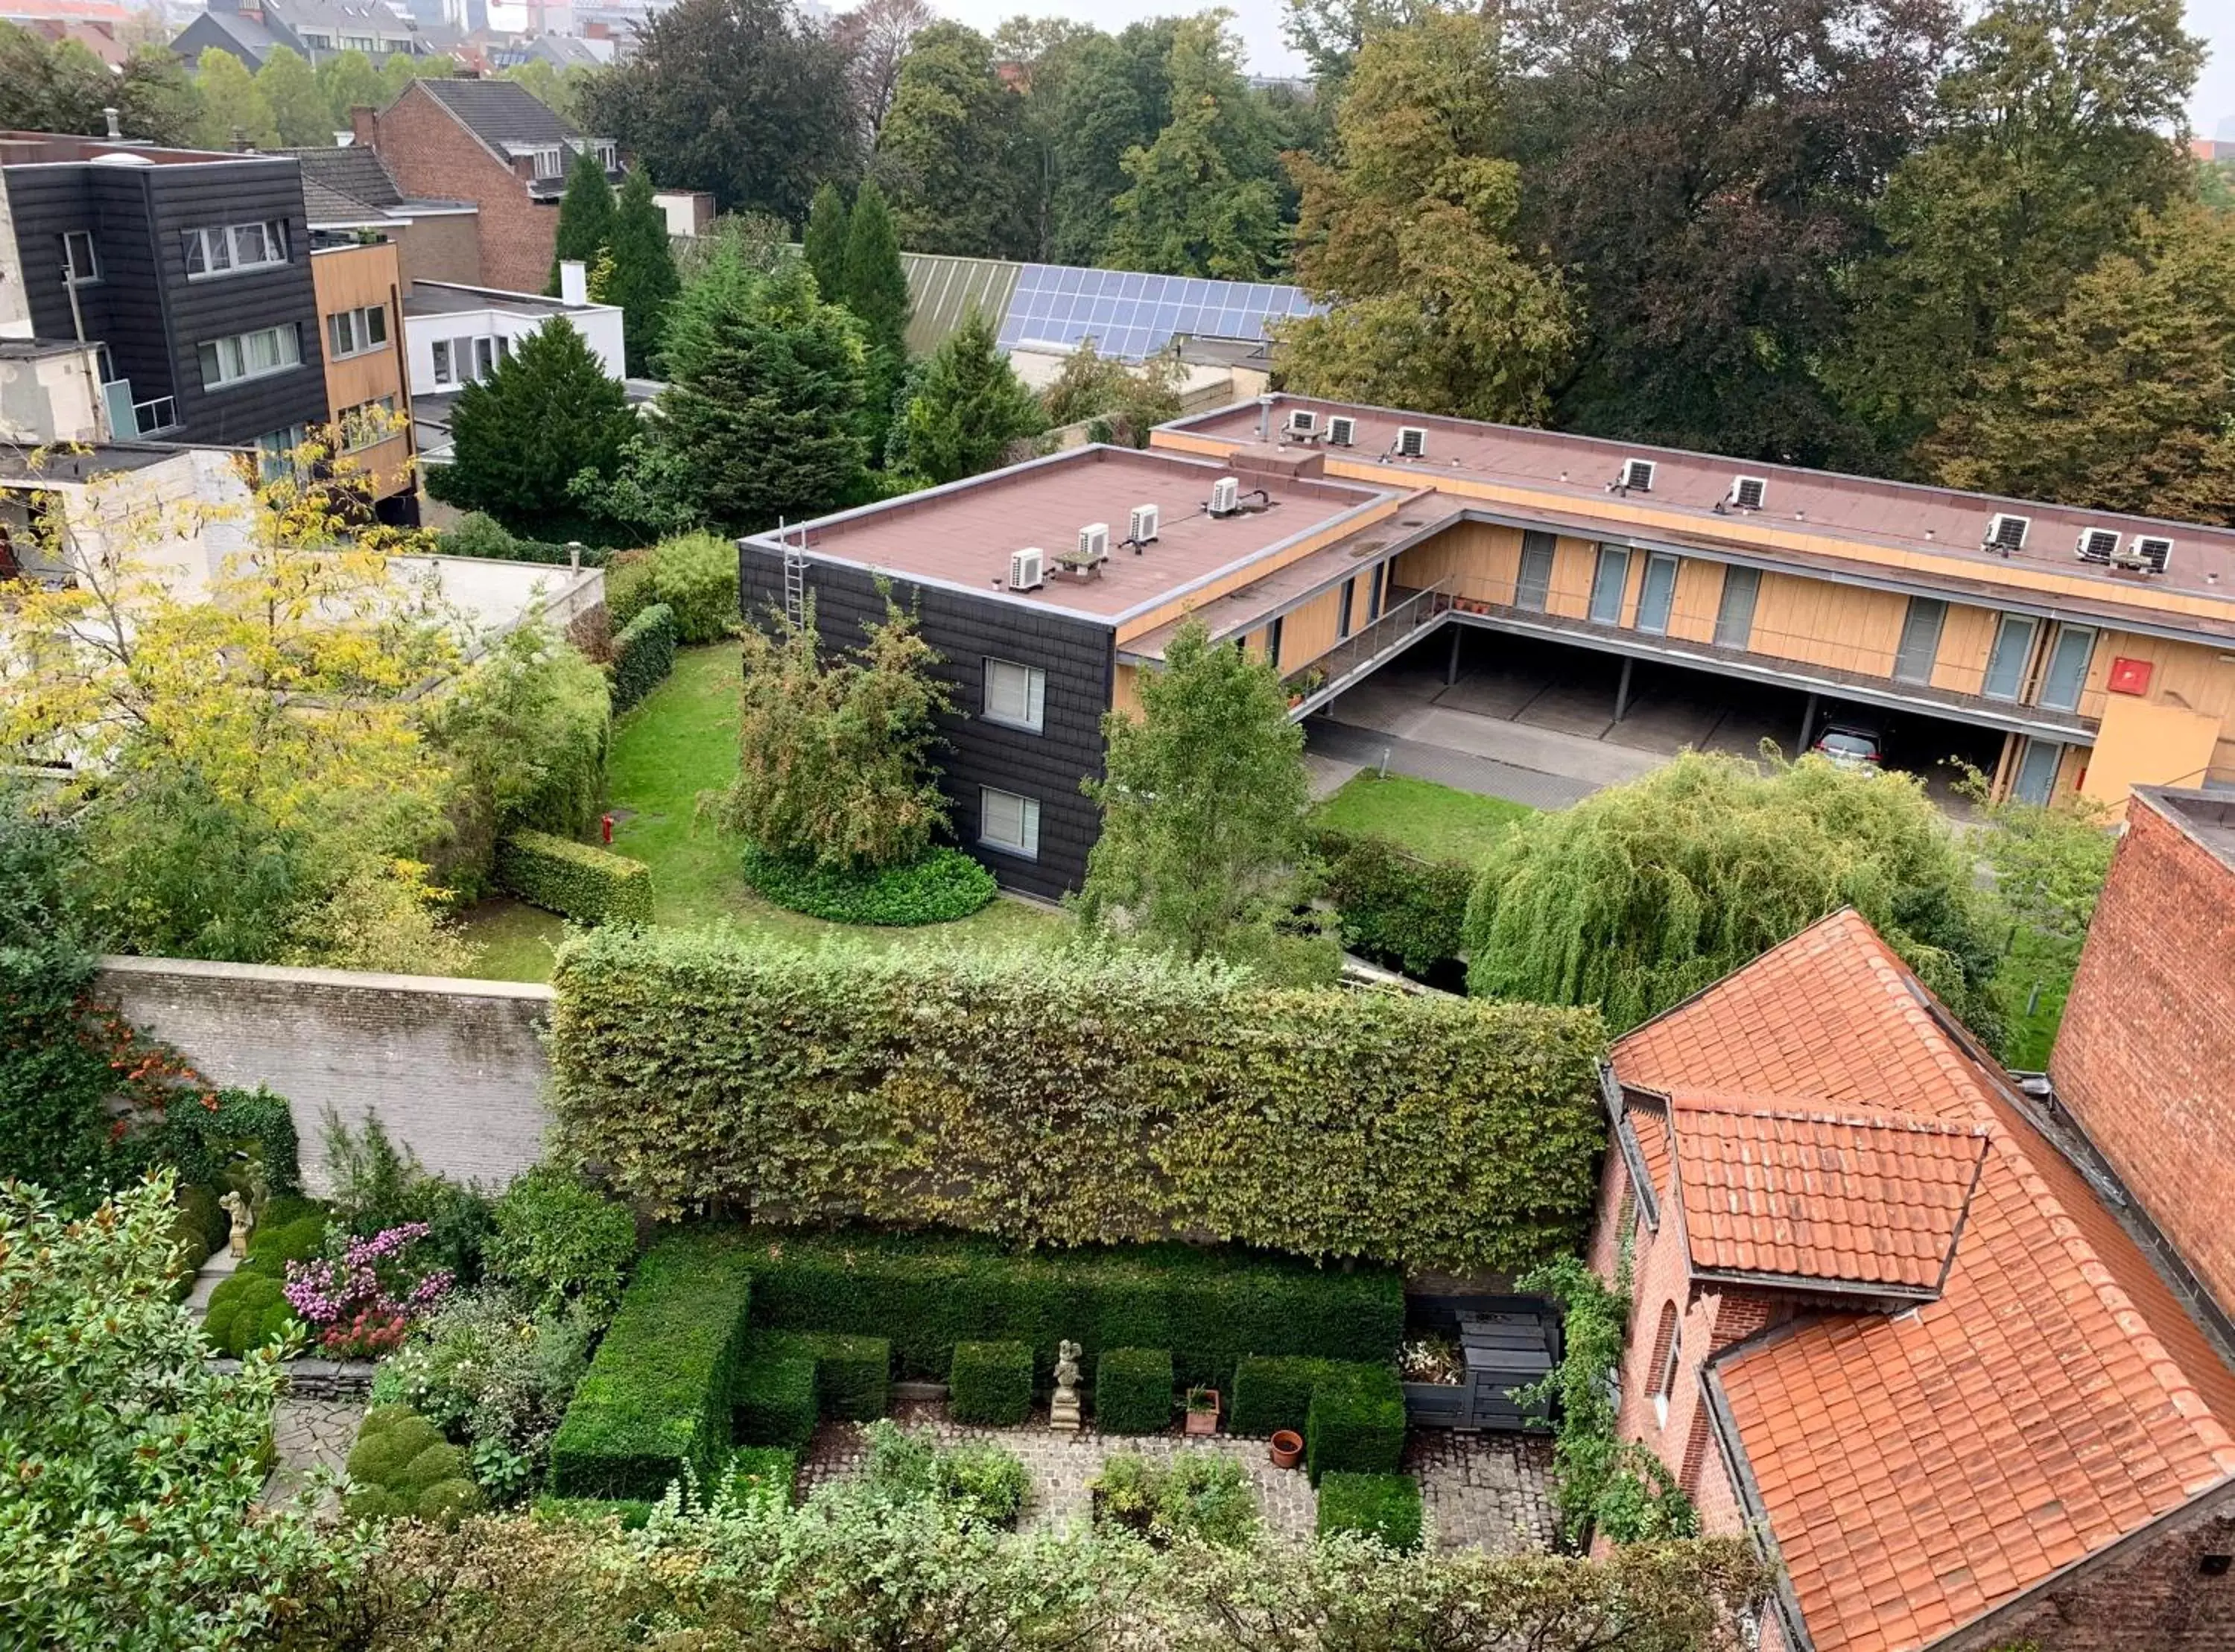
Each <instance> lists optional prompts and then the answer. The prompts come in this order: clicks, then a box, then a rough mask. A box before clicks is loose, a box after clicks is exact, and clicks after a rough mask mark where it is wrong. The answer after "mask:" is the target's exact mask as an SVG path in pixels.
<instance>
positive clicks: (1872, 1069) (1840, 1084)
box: [1614, 911, 2235, 1652]
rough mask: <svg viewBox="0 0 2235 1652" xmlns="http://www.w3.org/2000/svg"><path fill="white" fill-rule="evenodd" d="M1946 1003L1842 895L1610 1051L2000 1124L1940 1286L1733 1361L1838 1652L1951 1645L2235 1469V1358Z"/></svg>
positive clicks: (1736, 1416) (1625, 1066) (1669, 1068)
mask: <svg viewBox="0 0 2235 1652" xmlns="http://www.w3.org/2000/svg"><path fill="white" fill-rule="evenodd" d="M1945 1015H1946V1012H1945V1011H1944V1010H1942V1009H1940V1008H1939V1006H1938V1005H1937V1003H1936V1002H1934V1001H1933V1000H1932V999H1931V997H1930V995H1929V994H1927V993H1925V992H1924V989H1922V988H1921V987H1920V986H1919V985H1918V984H1917V982H1916V980H1915V978H1914V977H1913V976H1911V974H1910V972H1909V971H1908V970H1906V969H1905V968H1904V966H1903V965H1902V963H1901V962H1900V961H1899V959H1897V957H1895V956H1894V954H1893V952H1892V951H1891V949H1890V948H1888V947H1887V946H1886V944H1884V941H1882V940H1881V939H1880V938H1879V937H1878V935H1877V934H1876V932H1875V931H1873V930H1871V927H1870V926H1869V925H1868V924H1865V922H1864V921H1863V920H1862V919H1861V918H1860V917H1858V916H1857V915H1856V914H1855V913H1853V912H1852V911H1843V912H1839V913H1836V914H1834V915H1833V916H1832V917H1829V918H1826V919H1825V920H1824V921H1823V922H1822V923H1820V924H1816V925H1814V926H1812V928H1810V929H1808V930H1804V931H1802V932H1801V933H1800V934H1799V935H1798V936H1796V937H1793V939H1792V940H1790V941H1788V942H1786V944H1784V945H1782V946H1779V947H1777V948H1775V949H1773V950H1771V951H1770V952H1768V953H1766V954H1765V955H1764V956H1763V957H1760V958H1759V959H1757V960H1755V961H1754V963H1752V964H1750V965H1748V966H1747V968H1745V969H1743V970H1739V971H1738V972H1737V973H1736V974H1734V975H1733V976H1729V977H1727V979H1726V980H1724V981H1722V982H1720V983H1718V984H1716V985H1715V986H1714V987H1711V988H1709V989H1707V991H1706V992H1704V993H1701V994H1700V995H1699V996H1696V997H1694V998H1692V999H1690V1000H1688V1001H1687V1002H1685V1003H1682V1004H1680V1005H1678V1006H1677V1007H1676V1008H1675V1009H1671V1010H1669V1011H1668V1012H1666V1013H1665V1014H1663V1015H1661V1016H1659V1017H1657V1018H1656V1019H1655V1020H1654V1021H1651V1022H1647V1023H1646V1024H1645V1025H1644V1026H1642V1027H1640V1028H1637V1029H1636V1030H1635V1031H1634V1032H1632V1033H1630V1034H1629V1035H1628V1036H1627V1037H1625V1038H1623V1039H1622V1041H1620V1042H1618V1043H1617V1044H1616V1047H1615V1052H1614V1066H1615V1071H1616V1075H1617V1076H1618V1077H1619V1078H1620V1079H1621V1080H1622V1082H1623V1083H1624V1084H1625V1085H1629V1086H1632V1087H1643V1088H1649V1089H1654V1090H1658V1091H1661V1092H1663V1093H1668V1092H1675V1093H1676V1094H1678V1095H1679V1096H1681V1094H1683V1093H1684V1092H1686V1091H1687V1090H1688V1089H1694V1088H1697V1087H1716V1088H1719V1089H1720V1090H1722V1091H1724V1092H1727V1093H1737V1094H1747V1093H1752V1094H1766V1095H1769V1096H1773V1097H1776V1098H1781V1099H1780V1100H1778V1101H1776V1102H1774V1103H1773V1107H1790V1106H1791V1104H1792V1101H1793V1100H1795V1099H1805V1100H1807V1101H1809V1102H1812V1103H1816V1104H1826V1103H1828V1104H1833V1105H1835V1106H1836V1107H1838V1108H1840V1109H1842V1110H1844V1111H1845V1112H1848V1113H1855V1114H1860V1115H1864V1116H1868V1115H1871V1114H1877V1113H1884V1112H1885V1111H1887V1110H1892V1111H1895V1112H1898V1113H1905V1114H1910V1115H1913V1117H1915V1118H1919V1119H1930V1120H1940V1121H1942V1122H1943V1123H1945V1124H1948V1125H1952V1126H1957V1127H1958V1128H1959V1129H1960V1130H1962V1131H1967V1132H1968V1131H1970V1130H1974V1129H1978V1130H1983V1131H1984V1132H1985V1134H1986V1138H1987V1147H1986V1153H1985V1158H1984V1160H1983V1164H1982V1166H1981V1168H1980V1172H1979V1176H1978V1181H1977V1185H1976V1189H1975V1190H1974V1191H1973V1192H1972V1194H1971V1198H1970V1208H1969V1211H1968V1213H1967V1215H1966V1218H1965V1220H1964V1223H1963V1228H1962V1230H1961V1231H1960V1232H1959V1233H1958V1235H1957V1237H1956V1245H1955V1258H1954V1261H1953V1263H1952V1264H1951V1265H1950V1268H1949V1270H1948V1273H1947V1277H1946V1280H1945V1282H1944V1284H1943V1290H1942V1294H1941V1296H1940V1297H1939V1299H1938V1300H1937V1301H1935V1302H1930V1303H1925V1304H1924V1305H1923V1306H1922V1307H1920V1308H1917V1309H1912V1310H1911V1311H1908V1312H1905V1313H1901V1314H1896V1315H1888V1314H1884V1313H1856V1314H1827V1315H1825V1316H1821V1317H1819V1318H1816V1319H1812V1320H1808V1321H1804V1322H1800V1323H1799V1324H1797V1325H1795V1326H1792V1327H1788V1328H1786V1329H1781V1330H1779V1331H1775V1332H1772V1333H1770V1334H1769V1335H1766V1336H1765V1337H1763V1338H1762V1339H1760V1341H1758V1342H1747V1343H1740V1344H1739V1345H1738V1346H1737V1347H1736V1348H1733V1349H1731V1350H1729V1351H1728V1352H1727V1353H1726V1354H1725V1355H1722V1356H1720V1358H1719V1359H1718V1360H1717V1361H1715V1362H1714V1366H1713V1367H1712V1369H1713V1371H1714V1376H1715V1378H1716V1380H1717V1381H1718V1383H1719V1386H1720V1389H1721V1391H1722V1394H1723V1398H1724V1401H1725V1403H1726V1405H1727V1408H1728V1414H1729V1416H1730V1419H1731V1420H1732V1422H1733V1424H1734V1427H1735V1428H1736V1431H1737V1433H1738V1436H1739V1440H1740V1446H1741V1448H1742V1450H1743V1453H1744V1455H1745V1459H1746V1466H1747V1469H1748V1471H1749V1472H1750V1473H1751V1475H1752V1477H1753V1485H1754V1487H1755V1489H1756V1491H1757V1492H1758V1493H1759V1496H1760V1503H1761V1506H1762V1508H1763V1510H1764V1512H1765V1513H1766V1517H1767V1523H1768V1525H1769V1529H1770V1532H1771V1535H1772V1536H1773V1538H1774V1539H1775V1541H1776V1544H1777V1547H1778V1551H1779V1555H1780V1557H1781V1558H1782V1559H1783V1561H1784V1564H1785V1566H1786V1572H1787V1574H1788V1576H1789V1577H1790V1579H1791V1583H1792V1587H1793V1593H1794V1596H1795V1598H1796V1599H1797V1601H1798V1602H1799V1608H1800V1611H1801V1616H1802V1617H1803V1618H1804V1619H1805V1620H1806V1624H1807V1627H1808V1631H1809V1634H1810V1636H1811V1637H1812V1639H1813V1641H1814V1642H1815V1645H1816V1647H1817V1649H1818V1652H1910V1649H1915V1648H1919V1647H1924V1646H1927V1645H1930V1643H1932V1642H1935V1641H1937V1640H1938V1639H1940V1638H1941V1637H1943V1636H1945V1635H1947V1634H1949V1633H1950V1632H1951V1631H1952V1630H1954V1629H1957V1628H1959V1627H1961V1626H1962V1625H1963V1624H1965V1623H1969V1622H1970V1621H1972V1620H1973V1619H1975V1618H1976V1617H1978V1616H1981V1615H1982V1614H1983V1613H1985V1612H1988V1611H1990V1610H1993V1609H1994V1608H1996V1606H1999V1605H2001V1604H2002V1603H2005V1602H2007V1601H2009V1600H2010V1599H2012V1598H2014V1597H2015V1596H2018V1595H2021V1594H2023V1593H2025V1592H2026V1591H2027V1590H2029V1589H2032V1588H2033V1587H2035V1585H2037V1584H2039V1583H2042V1582H2044V1581H2045V1580H2047V1579H2048V1577H2050V1576H2051V1575H2052V1574H2054V1573H2055V1572H2056V1571H2058V1570H2061V1569H2062V1568H2063V1567H2065V1566H2067V1565H2068V1564H2071V1563H2072V1562H2074V1561H2075V1560H2078V1559H2080V1558H2081V1557H2083V1556H2085V1555H2088V1554H2090V1553H2092V1552H2094V1551H2097V1550H2099V1549H2101V1548H2103V1547H2104V1546H2106V1545H2107V1544H2110V1543H2113V1542H2114V1541H2116V1540H2117V1539H2118V1538H2121V1537H2124V1536H2126V1535H2127V1534H2128V1533H2130V1532H2133V1531H2136V1530H2138V1529H2139V1528H2140V1527H2141V1526H2143V1525H2147V1524H2148V1523H2149V1522H2150V1521H2152V1520H2153V1519H2155V1518H2158V1517H2159V1516H2160V1515H2163V1514H2166V1513H2167V1512H2170V1511H2172V1510H2173V1509H2175V1508H2178V1507H2179V1506H2180V1505H2182V1504H2184V1503H2186V1502H2187V1501H2188V1500H2190V1499H2192V1498H2194V1497H2195V1496H2197V1495H2198V1494H2199V1492H2203V1491H2205V1490H2206V1489H2207V1488H2209V1487H2212V1486H2213V1485H2219V1484H2220V1483H2221V1482H2223V1481H2225V1480H2226V1479H2229V1478H2230V1477H2231V1476H2235V1436H2231V1434H2230V1433H2229V1423H2230V1421H2231V1420H2235V1372H2231V1371H2230V1370H2229V1368H2228V1367H2227V1366H2226V1364H2225V1362H2223V1361H2221V1360H2220V1359H2219V1356H2218V1355H2217V1354H2216V1353H2215V1351H2214V1349H2213V1348H2212V1343H2211V1342H2209V1341H2208V1340H2207V1339H2206V1336H2205V1335H2204V1333H2203V1332H2202V1331H2201V1330H2200V1329H2199V1327H2198V1326H2197V1324H2196V1322H2194V1321H2193V1320H2192V1318H2190V1316H2188V1314H2187V1313H2186V1311H2185V1310H2184V1309H2183V1308H2182V1307H2181V1305H2180V1303H2179V1300H2178V1299H2177V1298H2176V1297H2175V1296H2174V1295H2173V1290H2171V1288H2170V1287H2168V1286H2167V1285H2166V1283H2165V1281H2164V1280H2163V1279H2162V1278H2161V1277H2160V1276H2159V1274H2158V1273H2157V1271H2156V1270H2155V1269H2153V1267H2152V1266H2151V1264H2150V1263H2149V1261H2148V1259H2147V1257H2145V1256H2144V1255H2143V1254H2142V1251H2141V1250H2140V1247H2139V1246H2138V1245H2137V1244H2135V1243H2134V1241H2133V1238H2132V1237H2130V1236H2129V1235H2128V1233H2127V1230H2126V1229H2125V1228H2124V1227H2123V1226H2121V1225H2120V1222H2119V1219H2118V1218H2117V1216H2116V1215H2115V1214H2114V1212H2113V1211H2111V1210H2109V1209H2108V1208H2107V1207H2106V1205H2104V1204H2103V1202H2102V1200H2101V1198H2099V1197H2098V1195H2097V1193H2096V1192H2095V1190H2094V1187H2093V1186H2091V1185H2090V1184H2089V1182H2088V1179H2087V1178H2086V1177H2084V1176H2083V1175H2082V1174H2081V1172H2080V1171H2079V1170H2078V1169H2077V1168H2076V1167H2075V1166H2074V1165H2073V1164H2072V1162H2071V1161H2070V1160H2069V1159H2066V1158H2065V1157H2064V1155H2063V1154H2062V1153H2061V1152H2059V1151H2058V1150H2057V1148H2056V1147H2055V1145H2054V1144H2053V1143H2052V1142H2050V1141H2049V1140H2048V1139H2047V1138H2046V1137H2045V1136H2044V1135H2042V1133H2041V1132H2040V1131H2039V1130H2038V1128H2037V1127H2036V1126H2035V1125H2034V1123H2033V1122H2032V1120H2030V1118H2029V1116H2028V1114H2027V1112H2026V1109H2025V1107H2024V1106H2023V1105H2022V1102H2021V1101H2020V1100H2019V1099H2018V1098H2017V1096H2016V1094H2015V1092H2013V1091H2012V1090H2010V1089H2009V1087H2008V1085H2007V1084H2006V1083H2005V1082H2004V1081H2003V1080H2002V1076H2001V1074H1999V1073H1998V1072H1997V1071H1996V1070H1994V1069H1993V1068H1991V1067H1990V1066H1989V1064H1988V1063H1986V1062H1984V1061H1983V1060H1981V1059H1979V1058H1977V1057H1976V1056H1975V1055H1973V1053H1972V1051H1971V1050H1970V1048H1968V1046H1967V1044H1966V1042H1965V1041H1963V1038H1962V1037H1960V1036H1959V1035H1957V1033H1956V1031H1955V1030H1954V1028H1953V1023H1952V1022H1947V1021H1945V1020H1944V1017H1945ZM1672 1118H1673V1119H1674V1121H1675V1128H1676V1132H1677V1137H1678V1140H1677V1147H1676V1153H1675V1159H1676V1167H1675V1171H1674V1172H1672V1173H1673V1174H1675V1176H1677V1177H1678V1178H1680V1179H1681V1177H1682V1175H1683V1174H1684V1166H1685V1164H1686V1163H1687V1162H1688V1156H1687V1146H1688V1139H1687V1132H1688V1126H1692V1125H1693V1123H1694V1120H1693V1118H1692V1117H1691V1116H1690V1115H1689V1114H1688V1113H1685V1112H1684V1110H1683V1109H1682V1108H1681V1104H1680V1106H1679V1107H1675V1108H1673V1109H1672ZM1703 1151H1704V1150H1703ZM1683 1209H1684V1212H1685V1218H1686V1220H1687V1221H1688V1222H1689V1221H1690V1220H1691V1219H1692V1214H1691V1209H1690V1206H1689V1205H1688V1204H1687V1205H1685V1206H1684V1207H1683Z"/></svg>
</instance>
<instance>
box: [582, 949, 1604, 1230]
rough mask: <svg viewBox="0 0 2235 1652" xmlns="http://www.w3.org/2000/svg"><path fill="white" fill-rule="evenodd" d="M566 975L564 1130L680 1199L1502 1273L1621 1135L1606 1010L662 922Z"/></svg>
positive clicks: (623, 1185) (662, 1195)
mask: <svg viewBox="0 0 2235 1652" xmlns="http://www.w3.org/2000/svg"><path fill="white" fill-rule="evenodd" d="M554 984H555V985H556V987H557V989H558V1002H557V1005H556V1009H555V1012H554V1016H553V1020H552V1032H551V1040H550V1048H551V1054H552V1063H553V1068H554V1083H553V1088H552V1095H553V1101H554V1109H555V1111H556V1113H558V1115H559V1119H560V1126H561V1129H562V1131H563V1132H564V1137H565V1141H566V1145H567V1148H568V1150H569V1151H570V1152H573V1153H574V1154H576V1155H579V1156H580V1158H581V1159H585V1160H587V1161H594V1162H595V1163H597V1164H600V1165H601V1166H605V1167H606V1168H607V1170H608V1171H609V1172H610V1173H611V1174H612V1176H613V1179H614V1180H615V1181H616V1183H617V1184H618V1185H619V1188H620V1190H621V1191H622V1192H625V1193H627V1194H629V1195H631V1196H632V1197H635V1198H642V1199H645V1200H647V1201H649V1202H651V1203H652V1205H655V1206H658V1207H659V1208H660V1209H662V1210H663V1211H665V1212H668V1213H676V1212H679V1211H683V1210H686V1209H691V1208H703V1207H705V1206H706V1205H709V1204H710V1203H711V1202H715V1201H720V1202H722V1203H723V1204H724V1205H726V1206H727V1207H728V1208H730V1209H731V1210H733V1211H750V1212H752V1213H753V1214H754V1215H755V1216H756V1217H757V1218H758V1219H761V1220H763V1221H771V1220H773V1221H785V1220H791V1221H827V1220H829V1219H833V1218H839V1217H856V1216H859V1217H866V1218H869V1219H871V1220H876V1221H884V1222H892V1223H899V1224H917V1223H922V1224H934V1223H935V1224H943V1225H946V1226H949V1227H955V1228H962V1229H967V1230H973V1231H980V1232H988V1233H996V1234H1000V1235H1003V1236H1006V1237H1012V1238H1017V1239H1023V1240H1026V1241H1029V1242H1035V1243H1042V1242H1044V1243H1054V1244H1085V1243H1089V1242H1096V1241H1122V1240H1135V1239H1144V1238H1155V1237H1167V1236H1170V1235H1173V1234H1183V1235H1186V1236H1189V1237H1213V1238H1219V1239H1232V1240H1238V1241H1241V1242H1242V1243H1245V1244H1255V1245H1262V1246H1265V1247H1268V1248H1271V1249H1275V1250H1288V1251H1293V1252H1296V1253H1299V1254H1301V1255H1306V1256H1314V1257H1336V1256H1350V1255H1360V1256H1367V1257H1377V1258H1380V1259H1382V1260H1386V1261H1389V1262H1395V1263H1419V1264H1426V1265H1432V1266H1437V1267H1446V1268H1477V1267H1480V1268H1491V1269H1511V1268H1517V1267H1522V1266H1526V1265H1528V1264H1529V1263H1532V1262H1535V1261H1537V1260H1539V1259H1541V1258H1543V1257H1546V1256H1548V1255H1550V1254H1551V1253H1553V1252H1555V1251H1557V1250H1560V1249H1561V1248H1562V1247H1563V1246H1564V1245H1569V1244H1573V1243H1574V1241H1575V1240H1576V1237H1577V1236H1578V1235H1579V1234H1580V1232H1581V1231H1582V1229H1583V1224H1584V1223H1585V1221H1586V1219H1587V1217H1588V1215H1589V1210H1590V1206H1591V1200H1592V1196H1593V1192H1594V1191H1595V1189H1594V1181H1593V1171H1594V1165H1595V1162H1596V1155H1597V1153H1598V1152H1599V1149H1600V1146H1601V1144H1602V1143H1603V1140H1604V1137H1605V1123H1604V1119H1603V1115H1602V1114H1601V1113H1600V1112H1599V1110H1598V1103H1597V1100H1596V1091H1595V1079H1594V1074H1595V1063H1596V1060H1597V1058H1598V1056H1599V1055H1600V1053H1601V1051H1602V1049H1603V1042H1604V1041H1603V1034H1602V1031H1601V1028H1600V1024H1599V1021H1598V1018H1597V1016H1596V1014H1595V1013H1594V1012H1590V1011H1587V1010H1586V1011H1577V1010H1570V1009H1544V1008H1541V1007H1538V1006H1535V1005H1527V1004H1507V1003H1493V1002H1481V1001H1474V1000H1467V999H1460V998H1453V997H1445V996H1398V995H1393V994H1380V993H1374V994H1361V993H1353V992H1345V991H1333V990H1330V991H1302V990H1286V989H1283V990H1275V989H1264V988H1259V987H1255V986H1252V985H1249V984H1247V983H1245V982H1242V981H1241V980H1239V979H1237V978H1236V977H1235V976H1233V975H1231V974H1230V973H1228V972H1225V971H1222V970H1219V969H1217V968H1216V967H1212V966H1187V965H1182V964H1177V963H1170V962H1167V961H1164V960H1163V959H1161V958H1157V957H1147V956H1143V955H1137V954H1108V953H1104V954H1094V953H1086V952H1077V953H1048V952H1018V953H1013V954H1000V953H995V954H990V955H988V954H983V953H963V952H960V951H957V952H954V953H948V952H945V951H940V950H926V951H908V952H900V953H893V954H887V955H878V954H875V953H872V952H868V951H866V950H855V949H849V948H844V947H840V946H836V945H833V946H831V947H829V948H828V949H825V950H811V951H803V950H794V949H790V948H785V947H783V946H781V945H779V944H774V943H769V942H759V941H755V940H752V939H749V938H744V937H725V936H721V935H718V934H700V933H691V932H677V931H659V930H641V931H624V930H612V931H600V932H598V933H596V934H593V935H590V936H587V937H582V938H580V939H579V940H576V941H574V942H572V943H570V944H568V945H567V947H566V948H565V949H564V950H562V951H561V954H560V961H559V967H558V972H557V976H556V978H555V983H554Z"/></svg>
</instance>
